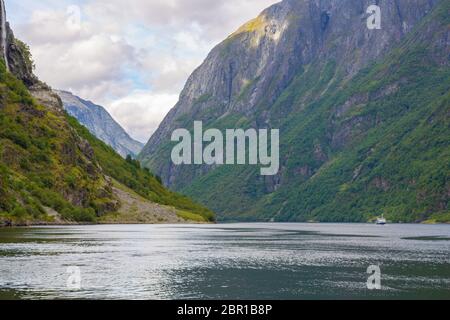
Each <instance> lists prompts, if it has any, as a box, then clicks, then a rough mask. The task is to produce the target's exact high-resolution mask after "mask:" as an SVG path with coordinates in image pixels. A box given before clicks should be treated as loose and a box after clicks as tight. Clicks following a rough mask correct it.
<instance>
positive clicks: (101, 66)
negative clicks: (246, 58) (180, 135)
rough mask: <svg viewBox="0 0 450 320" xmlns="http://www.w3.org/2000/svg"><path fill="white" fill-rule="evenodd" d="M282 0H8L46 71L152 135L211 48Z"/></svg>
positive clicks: (19, 31) (60, 85)
mask: <svg viewBox="0 0 450 320" xmlns="http://www.w3.org/2000/svg"><path fill="white" fill-rule="evenodd" d="M276 2H278V1H277V0H222V1H220V0H126V1H124V0H39V1H36V0H6V10H7V15H8V20H9V22H10V23H11V26H12V28H13V30H14V31H15V34H16V37H18V38H20V39H21V40H24V41H25V42H27V43H28V44H29V45H30V47H31V51H32V53H33V56H34V60H35V62H36V73H37V74H38V76H39V77H40V78H41V79H42V80H43V81H45V82H47V83H48V84H50V85H51V86H52V87H54V88H56V89H63V90H68V91H71V92H73V93H75V94H76V95H79V96H80V97H82V98H84V99H87V100H92V101H93V102H94V103H97V104H101V105H103V106H104V107H105V108H106V109H108V111H109V112H110V113H111V115H112V116H113V117H114V118H115V119H116V120H117V121H118V122H119V123H120V124H121V125H122V126H123V127H124V128H125V129H126V130H127V131H128V132H129V133H130V134H131V135H132V136H133V137H134V138H136V139H138V140H140V141H142V142H146V141H147V140H148V138H149V137H150V135H151V134H152V133H153V132H154V130H156V128H157V127H158V125H159V123H160V121H161V120H162V119H163V117H164V116H165V115H166V114H167V112H168V111H169V110H170V109H171V108H172V107H173V106H174V105H175V103H176V102H177V100H178V95H179V93H180V91H181V89H182V88H183V85H184V83H185V81H186V80H187V78H188V76H189V75H190V73H191V72H192V71H193V70H194V69H195V68H196V67H197V66H198V65H199V64H200V63H201V62H202V61H203V59H204V58H205V57H206V55H207V54H208V52H209V51H210V50H211V49H212V48H213V47H214V45H216V44H217V43H219V42H220V41H222V40H223V39H224V38H225V37H227V36H228V35H229V34H231V33H232V32H233V31H235V30H236V29H237V28H238V27H239V26H240V25H241V24H243V23H244V22H246V21H248V20H250V19H252V18H254V17H256V16H257V15H258V14H259V13H260V12H261V11H262V10H263V9H264V8H266V7H268V6H269V5H271V4H273V3H276Z"/></svg>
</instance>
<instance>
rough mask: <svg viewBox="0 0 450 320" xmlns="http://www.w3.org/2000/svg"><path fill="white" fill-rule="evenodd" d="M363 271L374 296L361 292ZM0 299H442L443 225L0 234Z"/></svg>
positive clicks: (449, 260) (446, 284)
mask: <svg viewBox="0 0 450 320" xmlns="http://www.w3.org/2000/svg"><path fill="white" fill-rule="evenodd" d="M370 265H378V266H380V268H381V272H382V276H381V279H382V280H381V281H382V289H381V290H378V291H370V290H368V289H367V284H366V283H367V278H368V277H369V275H368V274H367V268H368V267H369V266H370ZM72 266H75V267H78V268H79V270H80V271H81V289H79V290H74V289H70V288H68V287H67V280H68V277H69V273H67V268H68V267H72ZM0 298H3V299H5V298H6V299H54V298H57V299H200V298H201V299H319V298H321V299H324V298H325V299H334V298H345V299H359V298H369V299H379V298H389V299H391V298H406V299H410V298H439V299H442V298H443V299H450V225H433V226H431V225H430V226H428V225H387V226H375V225H367V224H277V223H273V224H225V225H206V226H204V225H202V226H190V225H189V226H187V225H186V226H173V225H120V226H119V225H118V226H110V225H104V226H67V227H36V228H19V229H0Z"/></svg>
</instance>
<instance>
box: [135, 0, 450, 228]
mask: <svg viewBox="0 0 450 320" xmlns="http://www.w3.org/2000/svg"><path fill="white" fill-rule="evenodd" d="M375 3H376V4H378V5H379V6H380V8H381V17H382V20H381V21H382V24H381V29H369V28H368V27H367V19H368V18H369V16H370V14H368V13H367V9H368V8H369V6H370V5H373V4H374V1H369V0H323V1H315V0H284V1H282V2H280V3H278V4H275V5H273V6H272V7H270V8H268V9H266V10H265V11H263V12H262V13H261V15H260V16H259V17H257V18H256V19H254V20H252V21H250V22H249V23H247V24H245V25H244V26H242V27H241V28H240V29H239V30H237V31H236V32H235V33H233V34H232V35H231V36H230V37H228V38H227V39H226V40H225V41H223V42H222V43H221V44H219V45H218V46H217V47H215V48H214V49H213V50H212V52H211V53H210V54H209V55H208V57H207V58H206V60H205V61H204V62H203V64H202V65H201V66H200V67H199V68H198V69H197V70H195V71H194V73H193V74H192V75H191V77H190V78H189V80H188V81H187V83H186V86H185V88H184V89H183V91H182V93H181V95H180V100H179V102H178V103H177V104H176V106H175V107H174V108H173V109H172V110H171V111H170V113H169V114H168V116H167V117H166V118H165V120H164V121H163V122H162V124H161V126H160V127H159V129H158V130H157V132H156V133H155V134H154V135H153V136H152V137H151V139H150V141H149V142H148V144H147V145H146V147H145V148H144V150H143V151H142V153H141V154H140V156H139V159H140V160H141V161H142V162H143V163H144V165H146V166H147V167H149V168H151V170H153V171H154V172H156V173H157V174H159V175H160V176H161V177H162V179H163V181H164V182H165V183H166V184H167V185H169V186H170V187H171V188H173V189H174V190H178V191H181V192H182V193H184V194H187V195H189V196H191V197H193V198H194V199H196V200H198V201H200V202H202V203H203V204H205V205H207V206H209V207H210V208H212V209H214V210H215V211H216V212H218V213H219V219H223V220H266V221H268V220H275V221H368V220H370V219H373V217H375V216H377V215H380V214H382V213H383V214H385V216H386V217H387V218H388V219H390V220H393V221H408V222H418V221H424V220H427V219H431V220H434V221H450V208H449V198H450V139H449V137H450V123H449V122H450V120H449V115H450V113H449V112H450V68H449V65H450V60H449V59H450V43H449V30H450V28H449V21H450V20H449V19H450V14H449V13H450V2H449V1H445V0H441V1H439V0H431V1H429V0H413V1H411V0H395V1H376V2H375ZM194 121H203V126H204V127H205V128H218V129H222V130H223V129H232V128H242V129H246V128H269V129H271V128H272V129H280V140H281V141H280V144H281V145H280V156H281V159H280V163H281V169H280V172H279V174H278V175H276V176H261V175H260V174H259V168H258V167H255V166H248V165H240V166H229V165H222V166H221V165H215V166H206V165H195V166H194V165H181V166H175V165H174V164H173V163H172V162H171V160H170V154H171V149H172V147H173V146H174V143H172V142H170V136H171V134H172V132H173V130H175V129H177V128H187V129H190V130H191V129H192V128H193V122H194Z"/></svg>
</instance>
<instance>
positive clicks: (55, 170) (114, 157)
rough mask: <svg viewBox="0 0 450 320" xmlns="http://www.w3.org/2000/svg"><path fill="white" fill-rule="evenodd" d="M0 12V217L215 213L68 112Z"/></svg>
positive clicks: (86, 218)
mask: <svg viewBox="0 0 450 320" xmlns="http://www.w3.org/2000/svg"><path fill="white" fill-rule="evenodd" d="M1 2H2V3H1V5H2V6H1V7H2V8H4V4H3V0H2V1H1ZM2 12H3V14H2V19H1V20H0V26H1V28H2V30H1V35H2V39H1V40H2V41H1V43H2V48H1V49H2V50H1V52H2V54H1V55H0V57H1V59H0V225H17V224H18V225H21V224H28V223H73V222H110V223H111V222H123V223H140V222H145V223H147V222H149V223H150V222H151V223H161V222H171V223H177V222H185V221H199V222H206V221H212V220H213V219H214V216H213V214H212V212H211V211H209V210H208V209H206V208H204V207H202V206H200V205H198V204H195V203H193V202H192V201H190V200H189V199H187V198H186V197H184V196H181V195H178V194H175V193H173V192H171V191H169V190H167V189H166V188H164V186H163V185H162V184H161V183H160V180H159V178H158V177H156V176H154V175H153V174H151V173H150V172H149V171H148V170H144V169H141V167H140V164H139V162H137V161H136V160H133V159H131V158H130V157H128V158H127V160H125V159H123V158H122V157H121V156H120V155H118V154H117V153H116V152H115V151H114V150H113V149H112V148H111V147H109V146H107V145H106V144H104V143H103V142H101V141H100V140H98V139H97V138H95V137H94V136H93V135H92V134H90V133H89V131H88V130H87V129H86V128H85V127H83V126H82V125H80V124H79V123H78V122H77V121H76V119H75V118H72V117H70V116H69V115H67V113H66V112H65V111H64V109H63V106H62V103H61V100H60V99H59V97H58V95H56V94H55V93H54V92H53V91H52V90H51V88H50V87H48V86H47V85H46V84H44V83H42V82H41V81H39V79H37V77H36V76H35V75H34V74H33V62H32V60H31V55H30V52H29V50H28V47H27V46H26V45H25V44H24V43H23V42H21V41H19V40H17V39H15V37H14V35H13V33H12V31H11V29H10V28H9V25H8V24H7V23H6V21H5V18H4V17H5V15H4V11H3V10H2Z"/></svg>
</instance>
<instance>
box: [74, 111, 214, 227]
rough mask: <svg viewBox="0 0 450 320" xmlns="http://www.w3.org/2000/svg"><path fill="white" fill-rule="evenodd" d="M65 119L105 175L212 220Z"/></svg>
mask: <svg viewBox="0 0 450 320" xmlns="http://www.w3.org/2000/svg"><path fill="white" fill-rule="evenodd" d="M68 120H69V123H70V125H71V126H72V127H73V128H75V129H76V130H77V132H78V134H79V135H80V136H81V137H83V138H85V139H86V140H87V141H88V142H89V144H90V145H91V146H92V148H93V149H94V152H95V155H96V157H97V160H98V162H99V164H100V166H101V167H102V169H103V171H104V173H105V174H106V175H108V176H110V177H112V178H114V179H115V180H117V181H118V182H120V183H122V184H123V185H125V186H127V187H128V188H130V189H132V190H133V191H135V192H136V193H137V194H139V195H140V196H142V197H144V198H145V199H148V200H151V201H153V202H156V203H159V204H162V205H168V206H173V207H175V208H178V209H180V210H184V211H190V212H191V213H195V214H199V215H200V216H202V217H203V218H204V219H206V220H207V221H214V214H213V213H212V212H211V211H210V210H209V209H207V208H205V207H204V206H201V205H199V204H196V203H195V202H193V201H192V200H190V199H189V198H187V197H185V196H182V195H180V194H177V193H175V192H172V191H169V190H168V189H166V188H165V187H164V186H163V185H162V184H161V183H160V182H159V179H158V177H155V176H154V175H153V174H152V173H151V172H150V171H148V170H147V169H141V166H140V164H139V162H137V161H136V160H131V159H127V160H124V159H123V158H122V157H121V156H120V155H119V154H117V153H116V152H115V151H114V149H112V148H111V147H110V146H108V145H106V144H105V143H103V142H102V141H100V140H98V139H97V138H95V137H94V136H93V135H92V134H91V133H90V132H89V131H88V130H87V129H86V128H85V127H83V126H82V125H80V124H79V123H78V121H77V120H76V119H75V118H73V117H70V116H68Z"/></svg>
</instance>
